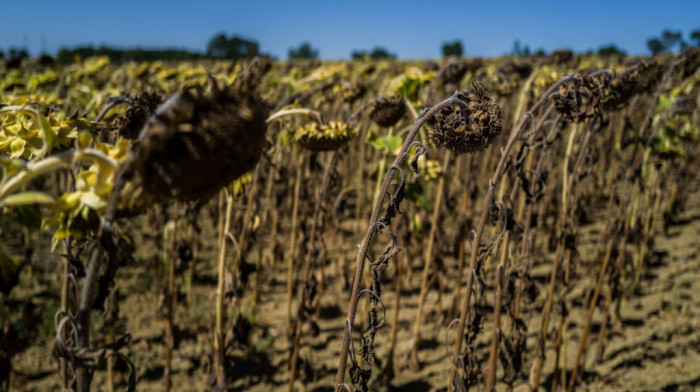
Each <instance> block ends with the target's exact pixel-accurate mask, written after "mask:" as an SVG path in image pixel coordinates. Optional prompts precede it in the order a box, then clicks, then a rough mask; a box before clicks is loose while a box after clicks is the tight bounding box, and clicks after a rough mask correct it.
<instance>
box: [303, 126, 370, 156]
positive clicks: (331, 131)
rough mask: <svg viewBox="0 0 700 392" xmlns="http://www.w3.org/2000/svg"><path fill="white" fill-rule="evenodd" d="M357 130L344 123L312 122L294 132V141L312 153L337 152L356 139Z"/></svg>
mask: <svg viewBox="0 0 700 392" xmlns="http://www.w3.org/2000/svg"><path fill="white" fill-rule="evenodd" d="M357 134H358V132H357V129H355V128H353V127H351V126H350V125H349V124H347V123H345V122H342V121H331V122H329V123H328V124H323V125H319V124H318V123H316V122H310V123H307V124H306V125H304V126H302V127H301V128H299V129H298V130H297V131H296V132H294V136H293V140H294V141H295V142H297V143H299V144H300V145H301V146H302V147H304V148H306V149H307V150H311V151H329V150H337V149H338V148H340V147H342V146H344V145H345V144H346V143H347V142H348V141H350V139H352V138H354V137H356V136H357Z"/></svg>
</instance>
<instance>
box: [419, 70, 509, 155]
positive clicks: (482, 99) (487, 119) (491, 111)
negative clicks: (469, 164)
mask: <svg viewBox="0 0 700 392" xmlns="http://www.w3.org/2000/svg"><path fill="white" fill-rule="evenodd" d="M457 97H458V98H459V99H460V100H462V101H463V102H465V103H466V104H467V107H463V106H461V105H448V106H446V107H444V108H443V109H442V110H440V111H438V112H437V113H436V114H435V115H433V116H432V117H431V118H430V119H429V123H431V124H432V125H433V129H431V130H430V134H429V137H430V141H431V142H432V143H433V144H435V145H437V146H440V147H444V148H447V149H448V150H451V151H454V152H456V153H458V154H461V153H465V152H469V153H474V152H479V151H483V150H484V149H486V148H487V147H488V146H489V145H491V143H492V142H493V141H494V139H495V138H496V137H497V136H498V135H499V134H500V133H501V129H502V127H503V126H502V123H501V108H500V107H499V106H498V104H497V103H496V101H495V100H494V99H493V97H492V96H491V95H490V94H489V93H488V92H487V91H486V89H485V88H484V86H483V85H481V84H480V83H473V84H472V88H471V89H469V90H468V91H466V92H463V93H459V94H457Z"/></svg>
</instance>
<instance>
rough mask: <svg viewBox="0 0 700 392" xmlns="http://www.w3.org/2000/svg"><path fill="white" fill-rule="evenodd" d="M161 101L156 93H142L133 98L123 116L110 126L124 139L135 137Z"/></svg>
mask: <svg viewBox="0 0 700 392" xmlns="http://www.w3.org/2000/svg"><path fill="white" fill-rule="evenodd" d="M162 102H163V96H162V95H160V94H158V93H149V92H146V93H143V94H141V95H139V96H137V97H135V98H133V99H131V103H130V104H129V108H128V109H126V112H125V113H124V115H123V116H121V117H119V118H117V119H116V121H114V123H113V125H112V127H113V129H115V130H116V131H117V133H118V134H119V136H122V137H124V138H126V139H136V138H137V137H138V136H139V133H140V132H141V129H143V126H144V125H145V124H146V121H148V118H149V117H150V116H151V114H152V113H153V112H154V111H155V110H156V108H157V107H158V105H160V104H161V103H162Z"/></svg>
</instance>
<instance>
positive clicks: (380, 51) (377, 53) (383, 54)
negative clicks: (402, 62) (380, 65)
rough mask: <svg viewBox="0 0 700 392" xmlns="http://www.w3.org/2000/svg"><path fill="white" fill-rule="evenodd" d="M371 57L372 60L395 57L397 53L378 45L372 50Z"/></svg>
mask: <svg viewBox="0 0 700 392" xmlns="http://www.w3.org/2000/svg"><path fill="white" fill-rule="evenodd" d="M369 57H371V58H372V60H380V59H395V58H396V55H395V54H393V53H390V52H389V51H388V50H386V49H385V48H382V47H379V46H378V47H376V48H374V49H372V51H371V52H370V54H369Z"/></svg>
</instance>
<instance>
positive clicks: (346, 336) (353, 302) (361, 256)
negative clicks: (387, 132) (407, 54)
mask: <svg viewBox="0 0 700 392" xmlns="http://www.w3.org/2000/svg"><path fill="white" fill-rule="evenodd" d="M451 104H457V105H464V102H462V101H460V100H459V99H457V98H456V97H454V96H453V97H450V98H448V99H446V100H444V101H442V102H440V103H438V104H437V105H435V106H433V107H432V108H430V109H427V110H425V111H424V112H423V113H422V114H421V115H420V116H419V117H418V118H417V119H416V121H415V122H414V124H413V127H411V130H410V131H409V132H408V134H407V135H406V138H405V139H404V142H403V144H402V145H401V148H400V149H399V152H398V154H397V155H396V159H394V163H393V164H392V166H391V167H390V168H389V170H388V171H387V175H386V177H384V181H383V183H382V188H381V190H380V192H379V198H378V200H377V202H376V203H375V205H374V209H373V210H372V216H371V217H370V219H369V224H368V226H367V230H366V231H365V235H364V238H363V240H362V244H361V245H360V251H359V252H358V256H357V266H356V268H355V275H354V279H353V285H352V292H351V294H350V304H349V305H348V315H347V320H346V327H345V331H344V333H343V343H342V346H341V349H340V360H339V365H338V374H337V377H336V382H335V387H334V390H336V391H337V390H338V388H342V385H343V384H344V378H345V367H346V365H347V359H348V353H349V349H350V339H351V338H352V337H351V336H350V330H351V329H352V326H353V324H354V322H355V313H356V311H357V296H358V294H359V292H360V290H359V287H360V282H361V280H362V272H363V270H364V266H365V259H366V258H367V252H368V250H369V246H370V244H371V242H372V239H373V238H374V234H375V229H376V227H377V225H376V223H377V221H378V219H379V212H380V210H381V209H382V206H383V205H384V201H385V200H386V197H387V190H388V189H389V184H390V183H391V180H392V178H393V177H394V174H396V172H397V171H398V168H399V165H401V163H402V162H403V161H404V160H405V159H406V158H407V156H408V150H409V148H410V147H411V145H412V143H413V139H414V138H415V137H416V134H417V133H418V130H419V129H420V128H421V127H422V126H423V124H425V122H426V121H427V120H428V118H430V117H431V116H432V115H434V114H435V113H437V112H438V111H439V110H440V109H442V108H443V107H445V106H447V105H451Z"/></svg>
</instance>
